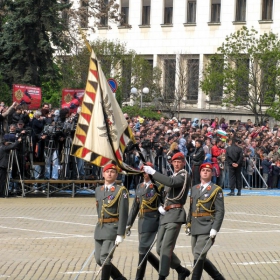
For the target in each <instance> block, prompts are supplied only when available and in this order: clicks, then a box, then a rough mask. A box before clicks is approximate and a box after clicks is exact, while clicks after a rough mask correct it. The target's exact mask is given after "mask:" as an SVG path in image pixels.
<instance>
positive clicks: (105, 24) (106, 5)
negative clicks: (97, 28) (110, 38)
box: [100, 0, 108, 26]
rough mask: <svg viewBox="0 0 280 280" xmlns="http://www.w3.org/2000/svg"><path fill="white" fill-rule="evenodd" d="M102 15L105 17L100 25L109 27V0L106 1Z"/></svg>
mask: <svg viewBox="0 0 280 280" xmlns="http://www.w3.org/2000/svg"><path fill="white" fill-rule="evenodd" d="M101 13H102V14H103V15H102V16H101V17H100V25H101V26H108V0H104V2H103V4H102V7H101Z"/></svg>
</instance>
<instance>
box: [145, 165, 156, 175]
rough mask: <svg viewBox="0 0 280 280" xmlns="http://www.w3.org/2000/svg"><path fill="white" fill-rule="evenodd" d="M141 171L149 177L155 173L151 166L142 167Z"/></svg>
mask: <svg viewBox="0 0 280 280" xmlns="http://www.w3.org/2000/svg"><path fill="white" fill-rule="evenodd" d="M143 169H144V172H145V173H147V174H150V175H154V174H155V173H156V171H155V170H154V169H153V168H152V167H151V166H148V165H144V167H143Z"/></svg>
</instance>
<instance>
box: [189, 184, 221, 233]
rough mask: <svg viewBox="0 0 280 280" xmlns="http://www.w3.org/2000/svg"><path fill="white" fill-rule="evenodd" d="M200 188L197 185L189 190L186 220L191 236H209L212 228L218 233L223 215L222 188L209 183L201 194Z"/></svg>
mask: <svg viewBox="0 0 280 280" xmlns="http://www.w3.org/2000/svg"><path fill="white" fill-rule="evenodd" d="M200 187H201V185H200V184H198V185H195V186H193V187H192V189H191V196H190V210H189V213H188V218H187V227H190V228H191V235H201V234H209V233H210V230H211V229H212V228H213V229H215V230H216V231H219V230H220V228H221V226H222V223H223V219H224V215H225V209H224V195H223V190H222V188H221V187H219V186H217V185H215V184H213V183H210V184H209V185H208V186H207V187H206V188H205V189H204V190H203V191H202V192H201V191H200Z"/></svg>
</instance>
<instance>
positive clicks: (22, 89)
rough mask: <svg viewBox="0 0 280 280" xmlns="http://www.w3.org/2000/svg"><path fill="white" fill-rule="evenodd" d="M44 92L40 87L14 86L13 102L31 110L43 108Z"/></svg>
mask: <svg viewBox="0 0 280 280" xmlns="http://www.w3.org/2000/svg"><path fill="white" fill-rule="evenodd" d="M41 101H42V92H41V88H39V87H32V86H25V85H13V102H17V103H19V104H20V105H23V106H25V107H26V108H27V109H29V110H33V109H39V108H40V107H41Z"/></svg>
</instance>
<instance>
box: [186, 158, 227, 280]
mask: <svg viewBox="0 0 280 280" xmlns="http://www.w3.org/2000/svg"><path fill="white" fill-rule="evenodd" d="M211 177H212V165H211V164H210V163H203V164H202V165H201V166H200V180H201V183H200V184H198V185H195V186H193V187H192V188H191V197H190V210H189V214H188V217H187V231H189V232H190V234H191V246H192V253H193V256H194V264H196V263H197V264H196V266H195V267H194V271H193V274H192V280H199V279H200V278H201V276H202V271H203V269H204V270H205V271H206V272H207V273H208V274H209V275H210V276H211V277H212V278H213V279H215V280H224V279H225V278H224V277H223V276H222V274H221V273H220V272H219V271H218V270H217V268H216V267H215V266H214V265H213V264H212V262H211V261H210V260H208V259H207V258H206V255H207V252H208V251H209V249H210V248H211V246H212V244H213V243H214V241H215V238H216V235H217V232H218V231H219V230H220V228H221V225H222V222H223V219H224V214H225V210H224V196H223V190H222V188H221V187H219V186H217V185H215V184H213V183H212V182H211ZM209 238H211V240H210V241H209V242H208V243H207V241H208V240H209ZM201 253H202V254H201ZM200 255H201V256H200ZM199 257H200V258H199Z"/></svg>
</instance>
